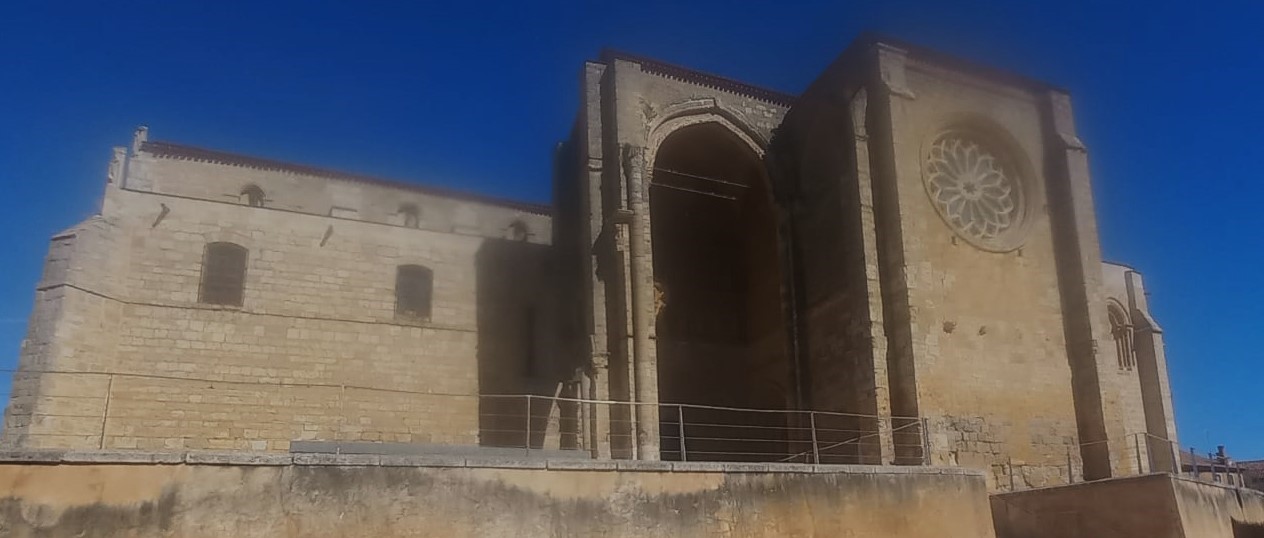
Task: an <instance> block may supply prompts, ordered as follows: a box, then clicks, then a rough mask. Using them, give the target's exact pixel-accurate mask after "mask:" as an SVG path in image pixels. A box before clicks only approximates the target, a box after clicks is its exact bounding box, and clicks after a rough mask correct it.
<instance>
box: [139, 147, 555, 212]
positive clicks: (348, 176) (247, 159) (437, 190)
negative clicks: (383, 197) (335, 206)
mask: <svg viewBox="0 0 1264 538" xmlns="http://www.w3.org/2000/svg"><path fill="white" fill-rule="evenodd" d="M140 151H143V152H145V153H149V154H151V155H153V156H155V157H160V158H168V159H177V160H188V161H199V162H211V163H217V164H226V165H230V166H241V167H245V168H255V169H258V170H274V171H278V172H289V173H293V174H300V175H306V176H314V177H323V178H329V179H340V180H346V181H355V182H358V183H367V184H370V185H380V186H383V187H389V188H395V189H402V190H407V191H414V192H422V193H425V194H430V195H433V196H441V197H444V198H452V199H456V200H464V201H468V202H477V203H483V204H488V205H495V206H501V207H508V208H512V209H518V210H521V211H526V212H528V213H535V214H538V215H546V216H547V215H550V214H551V213H552V207H551V206H548V205H545V204H536V203H531V202H522V201H518V200H509V199H506V198H497V197H495V196H487V195H483V194H477V193H472V192H467V191H461V190H456V189H448V188H444V187H435V186H429V185H417V184H414V183H405V182H401V181H394V180H389V179H381V178H376V177H372V176H367V175H363V174H354V173H350V172H340V171H337V170H329V169H326V168H318V167H315V166H307V165H303V164H295V163H288V162H283V161H275V160H272V159H264V158H260V157H252V156H249V155H241V154H237V153H228V152H225V151H218V150H213V149H206V148H199V147H195V146H186V145H184V144H176V143H174V142H161V141H146V142H145V143H144V144H142V145H141V147H140Z"/></svg>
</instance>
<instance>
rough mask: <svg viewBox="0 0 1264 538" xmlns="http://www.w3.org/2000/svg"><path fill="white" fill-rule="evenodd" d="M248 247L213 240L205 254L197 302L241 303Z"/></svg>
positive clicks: (231, 304) (228, 304)
mask: <svg viewBox="0 0 1264 538" xmlns="http://www.w3.org/2000/svg"><path fill="white" fill-rule="evenodd" d="M247 254H248V251H247V250H246V247H243V246H241V245H237V244H234V243H210V244H207V245H206V250H205V251H204V252H203V254H202V281H201V284H200V286H199V288H198V302H199V303H204V304H217V305H227V306H241V304H242V299H243V296H244V290H245V286H246V258H247Z"/></svg>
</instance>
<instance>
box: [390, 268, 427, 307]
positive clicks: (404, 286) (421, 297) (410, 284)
mask: <svg viewBox="0 0 1264 538" xmlns="http://www.w3.org/2000/svg"><path fill="white" fill-rule="evenodd" d="M433 288H434V273H432V272H431V271H430V269H429V268H426V267H422V266H420V265H401V266H399V268H398V269H397V270H396V272H395V317H397V318H400V319H408V320H429V319H430V302H431V292H432V291H433Z"/></svg>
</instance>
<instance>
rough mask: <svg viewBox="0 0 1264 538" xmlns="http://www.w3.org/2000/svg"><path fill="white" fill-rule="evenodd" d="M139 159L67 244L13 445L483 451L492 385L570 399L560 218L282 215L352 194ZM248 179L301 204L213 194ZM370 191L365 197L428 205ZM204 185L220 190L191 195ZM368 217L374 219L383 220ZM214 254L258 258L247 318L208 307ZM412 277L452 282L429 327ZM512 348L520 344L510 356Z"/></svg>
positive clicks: (30, 345) (11, 417)
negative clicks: (417, 268)
mask: <svg viewBox="0 0 1264 538" xmlns="http://www.w3.org/2000/svg"><path fill="white" fill-rule="evenodd" d="M130 164H131V171H132V172H133V173H135V174H136V175H135V176H134V177H130V178H128V179H125V181H124V182H115V183H111V184H110V185H109V186H108V187H107V192H106V199H105V203H104V206H103V207H104V210H103V213H102V215H101V216H99V217H94V218H93V219H90V220H89V221H87V222H85V223H84V224H83V225H81V226H79V227H77V228H76V229H75V236H74V237H73V240H72V239H58V240H55V242H54V247H53V249H52V252H51V253H50V262H49V268H50V270H49V273H50V275H46V277H45V281H46V282H44V283H42V284H41V291H40V292H39V297H38V298H37V306H36V309H35V312H34V314H33V316H32V323H31V338H29V339H28V342H27V344H26V348H25V351H24V353H23V358H22V363H21V368H22V369H23V370H25V371H26V373H19V374H18V380H19V384H18V386H17V388H16V389H15V391H14V398H13V400H12V402H11V404H10V408H9V411H8V413H7V417H6V420H7V425H8V427H7V428H6V429H5V436H4V440H3V442H4V444H5V445H6V446H12V447H26V448H42V447H57V448H97V447H104V448H124V449H184V448H187V449H253V450H281V451H283V450H287V449H288V446H289V441H291V440H296V439H317V440H363V441H379V440H380V441H407V442H423V443H424V442H434V443H460V444H476V443H478V441H479V438H480V402H479V398H478V395H479V394H480V393H482V392H486V390H485V389H486V387H484V386H483V385H494V390H496V391H498V392H503V393H524V392H528V391H536V392H538V393H544V394H549V395H552V394H554V393H555V388H556V385H557V384H558V383H559V382H560V381H559V380H560V379H561V377H562V376H563V375H564V372H563V373H559V372H561V371H562V370H564V368H562V367H560V366H558V363H557V362H555V361H556V360H558V358H557V357H555V356H554V353H553V350H554V349H555V347H556V344H555V341H554V338H553V334H554V331H553V323H554V321H553V319H552V317H551V316H550V312H552V309H551V308H550V304H549V301H550V300H551V299H549V289H550V286H551V280H550V278H549V272H550V264H551V258H550V247H549V246H548V245H547V242H548V238H549V233H550V231H549V226H548V218H547V216H541V215H535V214H529V213H523V212H521V211H518V210H515V209H512V208H500V207H495V206H486V205H484V206H479V205H477V204H471V203H466V202H460V201H452V202H450V203H449V205H448V206H444V205H443V204H441V203H439V202H435V203H434V204H432V205H430V206H426V207H432V208H433V207H437V208H439V209H442V208H444V207H448V208H449V209H451V210H452V214H453V215H459V214H461V213H462V212H472V213H471V214H472V216H473V218H469V219H467V220H466V221H465V222H466V224H468V227H467V228H461V227H458V226H456V225H453V226H452V228H450V229H445V230H444V231H436V230H433V229H426V228H434V227H437V226H440V223H442V222H443V221H442V219H437V218H436V219H433V220H430V221H427V220H424V219H425V217H423V222H431V223H436V224H434V225H433V226H429V227H423V229H412V228H407V227H404V226H399V225H392V224H390V223H382V222H364V221H360V220H355V219H350V218H331V217H329V216H326V215H321V214H311V213H317V211H318V210H319V208H317V209H312V206H311V205H310V204H309V205H306V206H301V207H300V204H298V203H297V202H285V203H283V202H281V201H282V200H302V199H306V198H319V197H321V196H324V195H325V193H327V192H329V191H331V190H333V191H337V190H339V189H342V188H343V187H345V185H343V186H339V185H337V183H338V182H336V181H333V180H329V179H325V178H315V177H299V176H293V175H292V174H291V175H290V176H291V177H282V176H284V174H282V173H280V172H270V171H267V172H264V171H253V172H252V171H250V170H243V169H242V168H240V167H234V166H230V165H223V164H211V163H204V162H190V161H177V160H170V159H160V158H155V157H153V156H149V155H146V154H145V153H144V152H142V153H141V154H140V156H139V157H136V158H133V159H132V161H131V163H130ZM245 182H250V183H254V184H259V185H261V186H264V188H265V189H268V190H269V191H270V192H269V195H268V196H269V198H270V199H272V200H274V201H276V203H277V205H280V206H282V207H264V208H257V207H248V206H246V205H243V204H242V203H241V202H239V201H238V200H215V199H214V198H215V196H213V195H212V194H213V193H214V192H224V193H227V192H234V191H236V190H239V189H240V188H241V186H240V185H241V184H242V183H245ZM120 183H121V185H120ZM122 185H131V186H133V187H137V188H140V187H146V186H147V187H149V188H152V189H153V190H154V191H161V193H158V192H146V191H140V190H132V189H130V188H127V189H125V188H120V187H121V186H122ZM350 185H351V187H350V188H353V189H359V191H360V192H359V195H360V196H362V197H363V199H365V200H369V199H372V200H387V199H391V198H392V197H391V196H388V195H392V194H394V195H395V196H394V199H396V200H398V199H401V198H407V197H408V196H411V195H413V193H408V192H396V193H391V192H389V189H385V188H383V187H380V186H376V185H359V184H350ZM195 186H196V187H197V188H199V189H204V192H194V191H190V190H188V189H191V188H193V187H195ZM379 191H386V192H379ZM305 197H306V198H305ZM226 198H227V197H226ZM349 202H350V200H343V201H341V202H337V203H339V204H343V205H351V204H350V203H349ZM287 204H288V205H289V207H288V208H287V207H286V206H287ZM367 207H368V208H369V209H368V210H365V211H364V212H363V213H362V214H363V215H365V216H366V217H374V215H376V214H375V213H374V211H373V210H372V208H373V207H374V206H372V205H368V206H367ZM300 209H303V210H304V211H306V210H312V211H311V213H300V212H297V211H298V210H300ZM437 213H439V210H438V209H435V210H434V211H432V212H431V213H430V214H431V215H434V214H437ZM426 214H427V213H425V209H423V215H426ZM344 215H345V214H344ZM515 219H519V220H526V221H527V222H528V223H529V226H530V227H531V229H532V230H534V232H533V233H534V235H532V236H531V237H529V240H528V241H526V242H519V241H510V240H508V239H504V238H503V237H504V236H503V234H504V233H505V229H504V228H505V227H506V226H507V225H508V224H509V223H511V222H513V221H514V220H515ZM458 220H459V219H458ZM214 241H230V242H233V243H236V244H239V245H241V246H243V247H245V248H247V249H248V252H249V254H248V261H247V269H246V283H245V293H244V297H245V298H244V304H243V305H242V306H241V307H225V306H214V305H204V304H199V303H198V302H197V301H198V286H199V279H200V275H201V264H202V259H203V251H204V248H205V245H206V244H207V243H210V242H214ZM63 258H67V259H69V262H62V261H59V260H62V259H63ZM404 264H419V265H424V266H426V267H429V268H430V269H432V270H433V274H434V289H433V309H432V316H431V319H430V320H429V321H412V320H396V318H395V311H394V308H395V306H394V285H395V271H396V267H397V266H399V265H404ZM62 265H68V266H69V269H67V270H62V269H58V267H61V266H62ZM61 274H64V275H65V276H64V277H60V276H57V275H61ZM528 320H531V321H528ZM527 325H530V327H527ZM50 335H51V336H50ZM507 340H512V341H513V343H514V344H515V345H513V346H503V345H502V346H497V345H496V344H495V342H504V341H507ZM528 352H529V353H528ZM528 355H530V356H528ZM529 361H534V362H535V364H534V365H528V364H527V362H529ZM40 372H57V373H40Z"/></svg>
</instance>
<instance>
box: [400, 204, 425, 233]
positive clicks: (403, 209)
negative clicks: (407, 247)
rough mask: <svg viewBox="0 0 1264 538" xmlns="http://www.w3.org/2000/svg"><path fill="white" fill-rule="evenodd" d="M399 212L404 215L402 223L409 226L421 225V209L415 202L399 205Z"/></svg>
mask: <svg viewBox="0 0 1264 538" xmlns="http://www.w3.org/2000/svg"><path fill="white" fill-rule="evenodd" d="M399 214H400V216H401V217H403V219H402V220H403V222H402V224H403V225H404V226H405V227H408V228H417V227H419V226H421V211H419V210H418V209H417V206H415V205H413V204H404V205H402V206H399Z"/></svg>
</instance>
